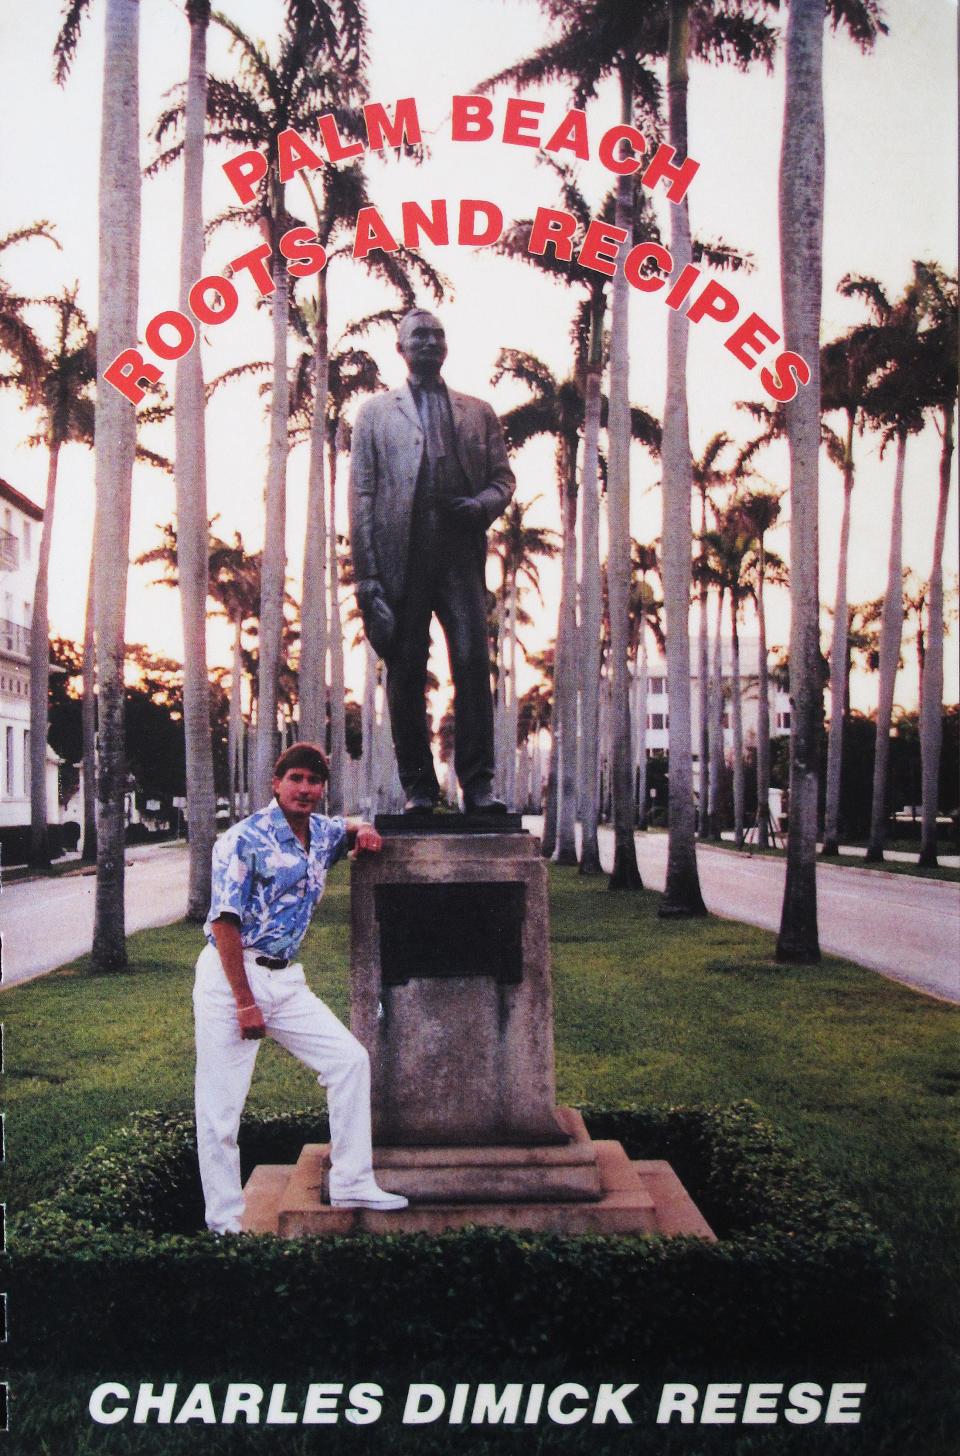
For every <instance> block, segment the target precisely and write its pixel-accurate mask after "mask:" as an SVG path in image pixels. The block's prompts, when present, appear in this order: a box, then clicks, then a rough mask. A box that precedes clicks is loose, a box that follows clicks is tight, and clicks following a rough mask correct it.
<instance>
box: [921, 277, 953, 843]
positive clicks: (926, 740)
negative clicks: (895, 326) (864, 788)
mask: <svg viewBox="0 0 960 1456" xmlns="http://www.w3.org/2000/svg"><path fill="white" fill-rule="evenodd" d="M915 271H916V273H917V277H918V281H919V283H920V286H921V293H920V299H921V308H922V314H923V328H922V330H921V365H922V374H921V380H922V391H923V397H924V402H925V404H926V405H927V407H928V408H929V409H931V410H932V411H933V412H934V418H935V421H936V425H937V430H938V432H939V434H940V481H939V490H938V493H937V516H936V523H935V526H934V537H933V561H932V565H931V568H930V587H929V592H930V598H929V619H928V628H927V641H926V653H925V657H924V664H923V681H922V685H921V695H920V758H921V765H922V767H921V773H922V783H923V820H922V824H921V831H920V864H921V865H925V866H930V865H935V864H936V863H937V808H938V790H939V778H940V750H941V744H942V735H943V717H942V713H943V633H944V606H943V545H944V538H945V535H946V525H947V505H948V503H949V499H950V481H951V463H952V460H953V448H954V444H953V430H954V410H955V408H956V402H957V280H956V278H951V277H949V276H948V275H947V274H946V273H945V272H944V270H943V269H942V268H939V267H938V266H937V265H936V264H920V265H915Z"/></svg>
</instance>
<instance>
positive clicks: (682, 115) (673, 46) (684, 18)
mask: <svg viewBox="0 0 960 1456" xmlns="http://www.w3.org/2000/svg"><path fill="white" fill-rule="evenodd" d="M689 28H690V20H689V15H688V0H670V39H669V49H670V54H669V62H668V66H669V71H668V77H667V96H668V108H669V116H670V145H671V146H672V147H673V149H674V152H675V153H676V155H677V156H679V157H685V156H686V155H687V52H688V47H689ZM670 251H671V255H672V257H673V260H674V268H675V269H676V271H677V273H679V272H680V271H681V270H682V269H683V268H685V267H686V266H687V264H688V263H689V262H690V261H691V258H692V256H693V252H692V248H691V243H690V210H689V207H688V204H687V200H686V198H684V199H683V201H681V202H680V203H678V204H676V205H675V206H673V207H671V209H670ZM689 329H690V324H689V321H688V319H687V317H686V314H684V313H681V312H680V310H678V309H671V310H670V311H669V314H668V317H667V395H666V402H665V404H664V410H663V454H662V460H663V599H664V608H665V612H666V619H667V693H668V698H669V703H670V735H669V745H670V746H669V755H670V802H669V821H668V822H669V828H670V840H669V846H668V849H667V881H666V886H665V888H664V894H663V899H662V900H661V902H660V908H659V910H658V912H657V913H658V915H660V916H678V915H705V914H706V913H707V907H706V906H705V905H704V903H703V896H702V894H701V893H700V877H699V874H698V872H697V842H696V832H697V826H696V816H695V810H694V803H693V761H692V757H691V755H692V752H693V744H692V741H691V732H690V635H689V614H690V585H691V577H692V569H691V560H690V548H691V534H690V496H691V493H692V491H693V465H692V461H691V457H690V431H689V425H688V420H687V336H688V333H689Z"/></svg>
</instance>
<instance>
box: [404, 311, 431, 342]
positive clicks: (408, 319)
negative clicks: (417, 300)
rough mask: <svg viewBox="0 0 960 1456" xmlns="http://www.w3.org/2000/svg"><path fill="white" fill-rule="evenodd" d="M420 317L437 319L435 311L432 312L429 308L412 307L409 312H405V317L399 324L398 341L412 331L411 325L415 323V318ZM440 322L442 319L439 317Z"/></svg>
mask: <svg viewBox="0 0 960 1456" xmlns="http://www.w3.org/2000/svg"><path fill="white" fill-rule="evenodd" d="M418 318H428V319H437V316H436V314H435V313H431V311H430V309H429V308H412V309H411V310H410V312H409V313H405V314H404V316H403V318H402V319H401V320H400V323H399V324H398V326H397V342H398V343H399V342H400V341H401V340H402V339H403V338H404V336H405V335H406V334H408V333H409V332H410V327H412V325H413V320H414V319H418ZM439 322H440V320H439V319H437V323H439Z"/></svg>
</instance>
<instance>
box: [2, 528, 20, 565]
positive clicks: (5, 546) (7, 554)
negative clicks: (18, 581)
mask: <svg viewBox="0 0 960 1456" xmlns="http://www.w3.org/2000/svg"><path fill="white" fill-rule="evenodd" d="M19 565H20V542H19V541H18V540H17V538H16V536H15V535H14V534H13V532H12V531H5V530H3V529H2V527H0V571H16V569H17V567H18V566H19Z"/></svg>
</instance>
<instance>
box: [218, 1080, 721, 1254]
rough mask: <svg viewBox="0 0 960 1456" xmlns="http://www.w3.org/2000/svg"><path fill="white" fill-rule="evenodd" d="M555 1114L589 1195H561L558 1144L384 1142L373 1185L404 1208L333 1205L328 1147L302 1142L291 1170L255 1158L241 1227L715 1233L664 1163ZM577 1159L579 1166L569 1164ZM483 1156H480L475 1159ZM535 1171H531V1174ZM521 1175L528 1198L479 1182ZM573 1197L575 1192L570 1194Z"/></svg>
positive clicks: (297, 1232) (287, 1232)
mask: <svg viewBox="0 0 960 1456" xmlns="http://www.w3.org/2000/svg"><path fill="white" fill-rule="evenodd" d="M558 1116H559V1118H560V1120H561V1122H562V1123H563V1125H564V1126H565V1127H567V1128H569V1129H570V1130H571V1131H572V1133H573V1137H572V1139H571V1143H570V1153H569V1155H568V1162H567V1164H566V1168H567V1169H568V1170H569V1169H570V1168H575V1167H578V1166H579V1167H581V1168H589V1169H590V1170H591V1173H592V1176H594V1177H595V1178H596V1180H597V1182H596V1186H597V1190H598V1191H597V1194H596V1196H595V1197H594V1198H593V1199H591V1200H590V1201H583V1200H582V1198H581V1197H580V1196H575V1197H574V1198H568V1197H565V1196H564V1194H563V1191H562V1188H561V1185H560V1183H559V1182H558V1181H557V1179H558V1178H562V1177H563V1176H564V1174H563V1171H562V1170H563V1167H564V1165H563V1164H562V1163H560V1162H559V1161H558V1155H559V1154H560V1153H561V1151H562V1150H561V1149H558V1148H549V1147H537V1148H528V1149H520V1148H516V1147H508V1148H485V1149H480V1148H464V1147H457V1148H419V1149H418V1148H385V1149H378V1150H377V1151H376V1152H375V1155H374V1166H375V1168H376V1174H377V1181H378V1182H379V1183H380V1184H381V1185H382V1186H383V1187H384V1188H389V1189H393V1190H396V1191H398V1192H400V1191H402V1192H404V1193H406V1194H407V1195H408V1196H409V1198H410V1207H409V1208H406V1209H404V1210H403V1211H402V1212H400V1213H376V1212H374V1211H373V1210H372V1209H367V1208H357V1209H351V1208H332V1207H331V1205H330V1203H329V1202H328V1201H327V1199H326V1197H325V1196H324V1193H325V1185H326V1180H327V1174H328V1171H329V1160H330V1149H329V1146H328V1145H327V1144H325V1143H308V1144H307V1145H306V1146H305V1147H304V1149H303V1152H302V1153H301V1154H300V1159H299V1161H298V1162H297V1164H296V1165H295V1166H274V1165H272V1164H269V1163H263V1164H261V1165H260V1166H259V1167H258V1168H255V1169H254V1170H253V1173H252V1174H251V1176H250V1179H249V1181H248V1183H247V1185H246V1189H245V1193H246V1204H247V1206H246V1212H245V1214H244V1220H243V1227H244V1229H245V1231H246V1232H248V1233H273V1234H279V1235H280V1237H281V1238H289V1239H295V1238H304V1237H323V1236H331V1237H333V1236H340V1237H342V1236H343V1235H346V1234H409V1233H426V1234H430V1235H434V1234H439V1233H444V1232H449V1231H451V1230H455V1229H462V1228H470V1227H473V1228H507V1229H513V1230H514V1231H515V1232H529V1233H538V1232H549V1233H563V1234H618V1235H629V1234H634V1235H637V1234H639V1235H644V1234H664V1235H672V1234H692V1235H694V1236H696V1237H698V1238H702V1239H707V1240H713V1238H714V1235H713V1233H712V1231H711V1229H710V1227H709V1225H708V1224H707V1223H706V1221H705V1219H704V1218H703V1216H702V1214H701V1213H700V1211H699V1210H698V1209H697V1207H696V1205H695V1204H694V1203H693V1202H692V1201H691V1199H690V1197H689V1196H688V1194H687V1193H686V1191H685V1189H684V1187H683V1185H682V1184H681V1182H680V1180H679V1179H678V1178H677V1176H676V1174H675V1173H674V1172H673V1169H672V1168H671V1167H670V1165H669V1164H668V1163H665V1162H663V1161H661V1160H659V1159H658V1160H651V1161H647V1162H631V1161H630V1159H629V1158H628V1157H627V1155H626V1153H625V1152H624V1150H623V1148H622V1146H621V1145H620V1143H617V1142H607V1141H597V1142H592V1141H591V1140H590V1137H589V1135H588V1133H587V1130H586V1128H585V1127H584V1125H583V1121H582V1119H581V1117H580V1115H579V1113H577V1112H574V1111H572V1110H571V1109H570V1108H560V1109H559V1110H558ZM576 1157H580V1158H582V1159H584V1161H583V1162H582V1163H581V1164H579V1165H578V1164H577V1163H575V1162H574V1161H572V1160H573V1159H574V1158H576ZM481 1160H482V1161H481ZM537 1170H538V1171H537ZM511 1171H520V1172H522V1173H524V1174H525V1175H528V1176H529V1175H531V1174H536V1176H538V1177H539V1182H538V1183H536V1184H534V1185H532V1186H533V1187H534V1190H535V1191H534V1192H533V1194H532V1196H531V1195H530V1191H529V1187H528V1188H527V1190H526V1192H524V1191H523V1190H521V1189H519V1187H518V1186H517V1185H514V1187H513V1188H512V1189H511V1188H510V1187H509V1186H507V1185H506V1184H505V1185H504V1186H503V1187H501V1190H500V1194H499V1196H497V1195H496V1194H494V1192H493V1190H492V1186H491V1184H490V1182H489V1181H486V1179H485V1181H484V1183H483V1184H482V1187H481V1191H482V1193H483V1196H482V1198H478V1197H477V1191H478V1186H477V1184H476V1182H475V1181H474V1175H476V1174H485V1175H486V1178H487V1179H488V1178H489V1175H490V1174H491V1173H492V1174H493V1175H494V1176H500V1175H503V1174H506V1175H507V1183H509V1175H510V1173H511ZM577 1191H578V1193H579V1190H577Z"/></svg>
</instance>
